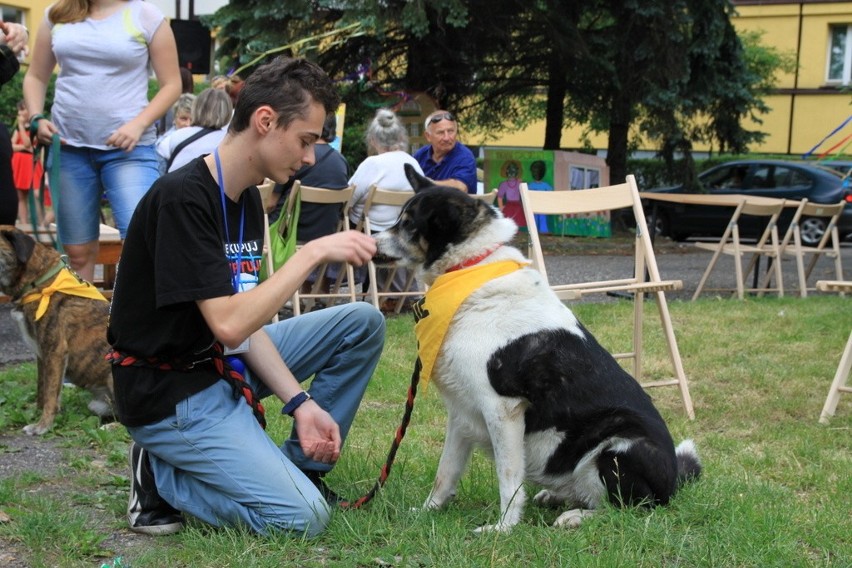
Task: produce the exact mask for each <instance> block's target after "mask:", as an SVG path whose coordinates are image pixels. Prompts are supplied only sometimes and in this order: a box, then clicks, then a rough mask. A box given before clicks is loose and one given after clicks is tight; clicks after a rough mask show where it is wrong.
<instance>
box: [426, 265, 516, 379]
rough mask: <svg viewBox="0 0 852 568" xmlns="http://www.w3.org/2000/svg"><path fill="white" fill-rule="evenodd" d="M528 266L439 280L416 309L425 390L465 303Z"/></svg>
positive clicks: (481, 269)
mask: <svg viewBox="0 0 852 568" xmlns="http://www.w3.org/2000/svg"><path fill="white" fill-rule="evenodd" d="M527 264H528V263H526V262H523V263H522V262H517V261H514V260H503V261H500V262H492V263H488V264H481V265H477V266H472V267H470V268H465V269H463V270H457V271H454V272H447V273H446V274H442V275H441V276H439V277H438V278H436V279H435V282H434V284H433V285H432V286H430V287H429V290H427V291H426V294H425V295H424V296H423V298H422V299H420V300H419V301H418V302H417V303H416V305H415V306H414V318H415V320H416V323H415V324H414V335H415V337H416V338H417V355H418V356H419V357H420V362H421V364H422V365H423V367H422V369H421V371H420V377H421V381H422V382H423V386H424V388H425V387H426V385H427V384H428V383H429V380H430V379H431V377H432V367H433V366H434V364H435V359H437V357H438V352H439V351H440V350H441V345H442V344H443V343H444V336H445V335H446V334H447V328H448V327H449V325H450V321H452V319H453V316H454V315H455V313H456V311H457V310H458V309H459V306H461V304H462V302H464V301H465V299H467V297H468V296H470V295H471V294H472V293H473V292H474V291H476V290H478V289H479V288H480V287H481V286H482V285H483V284H484V283H485V282H488V281H489V280H493V279H494V278H499V277H500V276H505V275H506V274H509V273H512V272H514V271H516V270H519V269H520V268H522V267H524V266H526V265H527ZM471 340H472V341H473V339H471Z"/></svg>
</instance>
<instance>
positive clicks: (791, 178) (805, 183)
mask: <svg viewBox="0 0 852 568" xmlns="http://www.w3.org/2000/svg"><path fill="white" fill-rule="evenodd" d="M784 169H785V170H787V171H788V175H787V179H786V182H785V183H784V185H785V186H786V187H794V188H805V187H810V186H811V178H810V177H808V176H807V175H806V174H805V173H804V172H800V171H799V170H793V169H789V168H784ZM778 185H781V184H780V183H779V184H778Z"/></svg>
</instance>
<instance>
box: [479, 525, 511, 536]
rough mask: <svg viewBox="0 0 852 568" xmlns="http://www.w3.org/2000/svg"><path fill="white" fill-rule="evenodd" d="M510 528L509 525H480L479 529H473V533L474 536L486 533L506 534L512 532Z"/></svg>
mask: <svg viewBox="0 0 852 568" xmlns="http://www.w3.org/2000/svg"><path fill="white" fill-rule="evenodd" d="M512 526H513V525H510V524H509V523H497V524H496V525H482V526H481V527H479V528H477V529H474V530H473V532H474V533H475V534H486V533H507V532H509V531H511V530H512Z"/></svg>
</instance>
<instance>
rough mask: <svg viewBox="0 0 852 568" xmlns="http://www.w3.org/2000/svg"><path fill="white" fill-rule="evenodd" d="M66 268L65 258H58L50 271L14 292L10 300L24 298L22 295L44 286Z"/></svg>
mask: <svg viewBox="0 0 852 568" xmlns="http://www.w3.org/2000/svg"><path fill="white" fill-rule="evenodd" d="M66 266H68V264H67V263H66V262H65V258H60V259H59V262H57V263H56V264H54V265H53V266H52V267H51V268H50V270H48V271H47V272H45V273H44V274H42V275H41V276H39V277H38V278H37V279H36V280H35V281H34V282H30V283H29V284H24V285H23V286H21V287H20V288H19V289H18V291H17V292H15V294H14V295H13V296H12V299H13V300H20V299H21V298H23V297H24V294H27V293H29V292H31V291H32V290H35V289H36V288H38V287H39V286H41V285H42V284H44V283H45V282H47V281H48V280H50V279H51V278H53V277H54V276H56V275H57V274H59V271H60V270H62V269H63V268H65V267H66Z"/></svg>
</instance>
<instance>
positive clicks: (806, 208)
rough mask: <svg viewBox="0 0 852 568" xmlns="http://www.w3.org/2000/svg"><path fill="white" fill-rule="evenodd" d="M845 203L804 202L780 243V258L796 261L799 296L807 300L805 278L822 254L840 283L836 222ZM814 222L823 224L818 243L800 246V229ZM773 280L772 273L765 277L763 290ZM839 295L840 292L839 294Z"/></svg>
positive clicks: (840, 264)
mask: <svg viewBox="0 0 852 568" xmlns="http://www.w3.org/2000/svg"><path fill="white" fill-rule="evenodd" d="M844 206H845V202H843V201H841V202H839V203H835V204H832V205H826V204H823V203H812V202H809V201H808V200H807V199H803V200H802V201H801V203H799V206H798V207H797V208H796V213H795V214H794V215H793V220H792V221H791V222H790V226H789V227H787V232H786V233H785V234H784V238H782V239H781V245H780V247H779V248H780V249H781V255H782V256H784V255H788V256H792V257H793V258H794V259H795V261H796V273H797V274H798V277H799V296H801V297H802V298H806V297H807V295H808V290H809V289H810V290H813V289H814V288H808V278H809V277H810V275H811V272H812V271H813V269H814V266H816V263H817V261H818V260H819V257H820V256H822V255H823V254H825V255H827V256H828V257H831V258H833V259H834V277H835V278H836V279H837V280H843V266H842V263H841V256H840V233H839V232H838V231H837V220H838V219H839V218H840V215H841V213H843V207H844ZM816 219H822V220H824V221H825V227H826V229H825V233H823V235H822V238H821V239H820V240H819V242H818V243H817V244H815V245H813V246H809V245H804V244H802V226H803V225H806V224H807V223H810V222H813V221H814V220H816ZM806 255H811V259H810V262H808V265H807V268H805V256H806ZM771 277H772V273H771V272H768V273H767V274H766V280H765V282H764V287H768V283H769V281H770V279H771ZM841 295H842V292H841Z"/></svg>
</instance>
